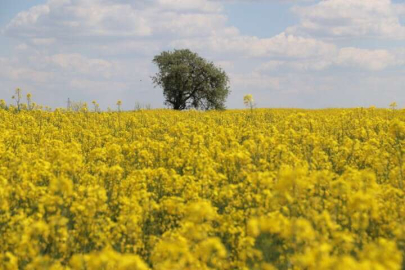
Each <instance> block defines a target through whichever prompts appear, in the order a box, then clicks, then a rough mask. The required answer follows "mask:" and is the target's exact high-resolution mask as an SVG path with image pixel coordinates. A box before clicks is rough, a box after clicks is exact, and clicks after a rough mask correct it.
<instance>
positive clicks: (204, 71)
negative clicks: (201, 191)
mask: <svg viewBox="0 0 405 270" xmlns="http://www.w3.org/2000/svg"><path fill="white" fill-rule="evenodd" d="M153 62H154V63H155V64H156V65H157V66H158V68H159V72H158V73H156V75H155V76H153V77H152V80H153V82H154V84H155V85H156V86H161V87H162V88H163V94H164V96H165V99H166V101H165V103H166V105H168V106H171V107H172V108H173V109H175V110H184V109H189V108H195V109H203V110H210V109H215V110H220V109H225V100H226V98H227V97H228V95H229V92H230V91H229V86H228V84H229V78H228V76H227V75H226V73H225V71H223V70H222V69H221V68H218V67H216V66H215V65H214V64H213V63H212V62H208V61H207V60H205V59H203V58H201V57H200V56H199V55H198V54H196V53H193V52H191V51H190V50H187V49H186V50H174V51H173V52H170V51H165V52H162V53H161V54H160V55H157V56H155V58H154V59H153Z"/></svg>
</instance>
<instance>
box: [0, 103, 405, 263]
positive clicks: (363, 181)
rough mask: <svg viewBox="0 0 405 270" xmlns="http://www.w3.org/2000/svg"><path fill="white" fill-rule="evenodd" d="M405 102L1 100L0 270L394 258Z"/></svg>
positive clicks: (399, 240) (404, 230)
mask: <svg viewBox="0 0 405 270" xmlns="http://www.w3.org/2000/svg"><path fill="white" fill-rule="evenodd" d="M404 159H405V112H403V111H400V110H395V109H390V110H382V109H373V108H370V109H350V110H349V109H346V110H314V111H309V110H308V111H307V110H253V111H252V110H246V111H244V110H241V111H225V112H204V113H203V112H197V111H189V112H173V111H167V110H155V111H139V112H104V113H91V112H87V111H83V112H78V113H74V112H65V111H62V110H56V111H55V112H45V111H40V110H31V111H26V110H22V111H21V112H16V111H15V110H12V109H11V110H8V111H7V110H5V109H0V236H1V237H0V269H17V268H20V269H22V268H24V269H135V270H136V269H139V270H143V269H156V270H176V269H179V270H180V269H190V270H192V269H203V270H204V269H264V270H265V269H267V270H268V269H342V270H348V269H349V270H350V269H401V267H402V261H403V255H404V252H405V200H404V199H405V193H404V181H405V167H404Z"/></svg>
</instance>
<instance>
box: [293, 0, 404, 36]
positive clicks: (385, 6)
mask: <svg viewBox="0 0 405 270" xmlns="http://www.w3.org/2000/svg"><path fill="white" fill-rule="evenodd" d="M402 8H403V5H397V4H393V3H392V2H391V0H360V1H358V0H321V1H320V2H319V3H316V4H314V5H311V6H296V7H294V8H293V11H294V12H295V13H296V14H297V15H298V16H299V17H300V18H301V22H300V24H299V25H296V26H293V27H290V28H288V29H287V32H288V33H294V34H307V35H312V36H321V37H346V38H353V37H355V38H359V37H374V38H390V39H403V38H405V27H404V26H403V25H401V23H400V20H399V13H400V12H399V10H400V9H402Z"/></svg>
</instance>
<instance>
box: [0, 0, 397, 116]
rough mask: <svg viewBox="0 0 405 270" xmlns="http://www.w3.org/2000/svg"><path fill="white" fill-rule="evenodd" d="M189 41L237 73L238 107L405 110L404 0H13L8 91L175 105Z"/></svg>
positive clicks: (3, 16) (6, 28) (3, 73)
mask: <svg viewBox="0 0 405 270" xmlns="http://www.w3.org/2000/svg"><path fill="white" fill-rule="evenodd" d="M174 48H178V49H180V48H189V49H191V50H193V51H196V52H198V53H199V54H200V55H201V56H203V57H205V58H207V59H209V60H211V61H213V62H214V63H216V64H217V65H219V66H221V67H222V68H223V69H225V71H226V72H227V73H228V74H229V76H230V79H231V90H232V92H231V94H230V96H229V98H228V101H227V106H228V108H242V107H243V95H245V94H248V93H249V94H252V95H253V97H254V98H255V101H256V103H257V106H258V107H302V108H325V107H359V106H371V105H376V106H379V107H387V106H388V104H389V103H391V102H392V101H396V102H397V103H398V104H399V105H400V106H402V107H404V106H405V87H404V86H405V76H404V75H405V74H404V73H405V4H404V2H403V1H399V0H395V1H394V0H360V1H359V0H322V1H317V0H291V1H286V0H243V1H242V0H221V1H219V0H25V1H15V0H1V1H0V86H1V87H0V99H5V100H7V101H8V102H11V100H10V97H11V96H12V94H13V90H14V89H15V88H16V87H20V88H22V90H23V91H25V92H31V93H32V95H33V98H34V100H35V101H36V102H38V103H40V104H44V105H48V106H52V107H59V106H65V103H66V100H67V98H70V99H72V100H77V101H85V102H88V103H90V102H91V101H92V100H96V101H98V102H99V103H100V104H101V106H102V107H103V108H107V107H108V106H111V107H114V106H115V105H114V104H115V103H116V101H117V100H118V99H122V100H123V107H124V108H125V109H132V108H133V107H134V105H135V103H136V102H139V103H142V104H151V105H152V106H153V107H155V108H159V107H163V106H164V105H163V95H162V90H161V89H159V88H154V87H153V85H152V82H151V80H150V76H152V75H153V74H154V73H155V72H156V67H154V66H153V64H152V62H151V60H152V58H153V56H154V55H156V54H158V53H160V52H161V51H163V50H172V49H174Z"/></svg>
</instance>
